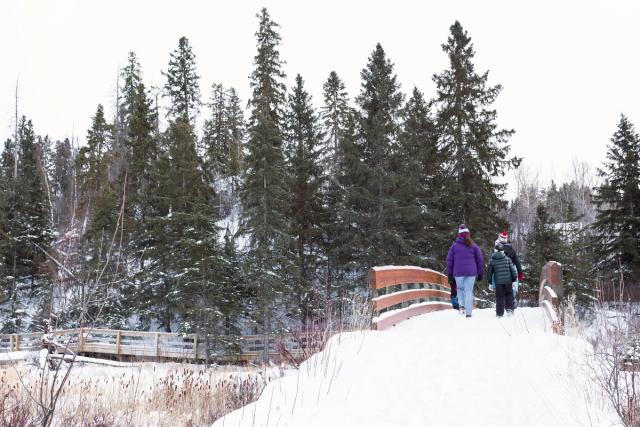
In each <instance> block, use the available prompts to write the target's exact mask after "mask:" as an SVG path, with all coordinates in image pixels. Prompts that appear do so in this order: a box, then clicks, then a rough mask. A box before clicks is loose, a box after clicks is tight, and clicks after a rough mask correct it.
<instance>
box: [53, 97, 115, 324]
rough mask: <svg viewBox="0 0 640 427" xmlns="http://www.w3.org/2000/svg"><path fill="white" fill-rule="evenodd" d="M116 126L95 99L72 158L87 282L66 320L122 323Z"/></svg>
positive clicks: (90, 322) (92, 322)
mask: <svg viewBox="0 0 640 427" xmlns="http://www.w3.org/2000/svg"><path fill="white" fill-rule="evenodd" d="M117 148H118V146H117V142H116V127H115V126H114V125H112V124H109V123H107V121H106V118H105V116H104V109H103V107H102V105H98V108H97V110H96V114H95V116H94V117H93V120H92V125H91V128H90V129H89V130H88V131H87V145H86V146H84V147H82V148H81V149H80V151H79V153H78V157H77V158H76V169H77V172H76V174H77V177H78V189H79V194H78V199H79V211H80V212H81V214H80V215H81V218H82V219H81V221H82V223H83V224H86V228H83V230H84V234H83V235H82V246H81V249H80V250H81V251H82V252H83V253H84V258H83V260H84V266H83V270H84V271H85V272H86V275H85V282H84V283H83V284H82V285H81V287H80V289H79V290H78V293H79V295H77V300H76V302H75V306H76V311H70V312H67V313H65V315H66V316H67V317H69V319H68V320H70V321H71V320H74V319H78V318H81V315H80V311H82V310H84V313H85V316H84V320H85V321H86V322H87V323H89V324H100V325H107V326H109V327H114V328H117V327H122V325H123V324H124V321H125V318H126V315H127V313H126V306H125V305H123V301H122V300H121V298H120V295H118V293H117V290H114V289H113V284H115V283H119V279H120V278H121V276H122V275H124V273H125V271H124V265H123V264H124V263H123V262H122V260H121V254H120V252H121V251H120V238H119V236H120V235H121V232H122V229H121V227H122V223H121V218H120V207H121V204H122V199H121V194H122V191H121V189H120V188H119V183H118V182H117V180H116V178H117V176H118V175H117V172H115V170H114V169H116V168H115V167H114V164H115V159H117V158H119V157H118V152H117Z"/></svg>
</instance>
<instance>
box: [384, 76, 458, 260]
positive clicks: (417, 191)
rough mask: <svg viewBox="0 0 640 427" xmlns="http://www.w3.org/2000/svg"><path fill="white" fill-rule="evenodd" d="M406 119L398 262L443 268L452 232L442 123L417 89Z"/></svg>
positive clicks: (399, 156)
mask: <svg viewBox="0 0 640 427" xmlns="http://www.w3.org/2000/svg"><path fill="white" fill-rule="evenodd" d="M403 119H404V120H403V123H402V130H401V132H400V135H399V138H398V150H397V153H396V154H395V156H394V157H393V161H394V170H395V171H394V172H395V177H396V182H395V187H396V190H395V197H396V198H397V199H398V204H397V209H396V210H395V212H394V213H395V221H396V225H395V228H396V229H397V230H398V232H399V233H402V236H403V241H404V246H403V247H402V248H401V252H400V253H399V258H398V260H397V262H398V263H404V264H411V265H424V266H426V267H430V268H435V267H436V266H438V267H440V266H441V265H442V262H443V260H444V256H445V255H446V253H443V250H445V251H446V250H447V247H448V245H447V243H448V242H449V241H450V236H451V230H448V229H447V228H446V223H445V222H443V221H442V220H441V218H442V216H443V215H442V211H441V209H442V206H443V205H444V203H446V202H445V201H444V197H443V196H444V194H443V190H442V187H443V185H444V183H445V182H444V181H445V180H444V178H443V173H444V170H443V167H442V158H441V156H440V152H439V150H438V146H437V144H438V134H437V132H436V125H435V123H434V120H433V117H432V115H431V112H430V109H429V105H428V104H427V102H426V101H425V100H424V96H423V95H422V93H421V92H420V91H419V90H418V89H417V88H414V90H413V94H412V96H411V98H410V99H409V101H408V102H407V104H406V106H405V107H404V109H403Z"/></svg>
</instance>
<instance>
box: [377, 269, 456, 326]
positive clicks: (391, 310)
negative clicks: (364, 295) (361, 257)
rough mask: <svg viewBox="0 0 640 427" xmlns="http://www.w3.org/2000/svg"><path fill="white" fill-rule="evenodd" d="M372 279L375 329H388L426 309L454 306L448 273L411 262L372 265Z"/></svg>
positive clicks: (424, 311)
mask: <svg viewBox="0 0 640 427" xmlns="http://www.w3.org/2000/svg"><path fill="white" fill-rule="evenodd" d="M369 282H370V284H371V288H372V290H373V292H374V298H373V312H374V318H373V323H372V325H371V326H372V329H377V330H382V329H387V328H389V327H391V326H393V325H395V324H396V323H399V322H401V321H403V320H406V319H409V318H411V317H413V316H417V315H419V314H423V313H429V312H432V311H438V310H446V309H450V308H451V302H450V298H451V288H450V287H449V283H448V280H447V276H445V275H444V274H442V273H438V272H437V271H433V270H429V269H426V268H420V267H412V266H384V267H373V268H372V269H371V270H370V272H369Z"/></svg>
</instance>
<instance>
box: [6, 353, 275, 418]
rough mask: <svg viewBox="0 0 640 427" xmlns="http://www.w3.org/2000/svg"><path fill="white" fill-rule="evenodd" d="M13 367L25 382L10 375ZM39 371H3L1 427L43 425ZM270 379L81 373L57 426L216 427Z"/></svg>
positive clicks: (210, 373) (186, 371)
mask: <svg viewBox="0 0 640 427" xmlns="http://www.w3.org/2000/svg"><path fill="white" fill-rule="evenodd" d="M14 369H15V370H16V371H15V372H18V373H19V375H20V376H21V377H22V378H23V380H22V381H20V379H19V378H17V377H16V375H11V371H12V370H14ZM76 369H77V368H74V370H76ZM117 371H118V368H114V372H117ZM39 372H40V371H39V370H38V369H37V368H33V367H31V368H29V367H28V366H27V365H21V366H18V367H15V368H9V369H7V370H5V371H2V373H0V427H5V426H7V427H22V426H31V425H37V424H39V420H40V413H39V408H38V407H37V405H36V404H35V403H32V402H33V400H32V399H31V398H30V397H29V395H30V394H31V395H32V396H34V393H35V390H38V389H39V381H40V380H39V378H38V377H39ZM271 375H272V376H274V377H275V376H279V375H281V374H279V373H275V374H271ZM270 380H271V378H270V377H269V376H268V375H267V374H265V373H264V372H263V371H257V370H255V371H253V372H244V373H243V372H235V373H229V372H228V371H227V372H226V373H225V372H221V370H220V369H206V368H201V367H194V366H192V365H190V366H184V367H182V368H180V369H175V370H170V371H164V372H160V371H159V370H156V369H155V368H154V369H153V370H152V371H151V372H149V369H147V370H144V371H143V370H142V369H135V368H134V369H133V371H132V370H128V371H126V372H123V373H121V374H120V375H112V376H110V377H104V376H103V377H91V378H83V377H82V376H81V374H76V375H75V376H73V377H72V378H71V379H70V380H69V381H68V383H67V384H65V386H64V389H63V392H62V396H61V398H60V401H59V403H58V405H57V407H56V411H55V414H54V418H53V422H52V425H54V426H65V427H67V426H69V427H74V426H92V427H110V426H148V425H156V426H171V427H173V426H176V425H181V426H205V425H211V424H212V423H213V422H214V421H215V420H217V419H218V418H221V417H222V416H224V415H226V414H228V413H229V412H232V411H234V410H235V409H238V408H241V407H243V406H245V405H247V404H249V403H251V402H253V401H255V400H257V398H258V397H259V396H260V393H261V392H262V390H263V389H264V387H265V385H266V383H267V382H268V381H270Z"/></svg>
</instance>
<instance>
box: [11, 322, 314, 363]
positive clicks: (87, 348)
mask: <svg viewBox="0 0 640 427" xmlns="http://www.w3.org/2000/svg"><path fill="white" fill-rule="evenodd" d="M45 338H46V339H45ZM236 338H237V341H238V349H239V351H234V352H229V351H225V350H220V349H214V348H212V347H211V346H207V345H206V344H207V343H206V341H205V339H204V338H202V337H200V336H198V335H196V334H178V333H168V332H142V331H122V330H115V329H100V328H78V329H62V330H55V331H53V332H51V333H50V334H48V336H45V334H44V333H42V332H36V333H26V334H4V335H0V352H14V351H37V350H40V349H42V348H45V347H47V346H48V347H52V346H53V347H55V349H54V350H56V351H59V352H63V351H65V349H66V350H69V351H72V352H74V353H79V354H87V353H95V354H102V355H105V354H107V355H114V356H130V357H141V358H167V359H181V360H189V359H191V360H205V359H212V360H217V361H244V362H247V361H254V360H259V359H261V358H262V357H263V356H264V336H263V335H244V336H239V337H236ZM53 343H55V344H53ZM280 345H283V346H284V348H286V350H287V351H288V352H289V353H291V354H294V355H295V354H298V353H301V352H302V348H301V347H300V346H301V345H302V346H304V345H305V342H304V339H302V340H301V339H294V338H293V336H292V335H291V334H273V335H272V336H271V337H270V339H269V349H268V351H269V354H270V356H271V358H272V359H277V358H278V357H279V356H280V352H281V351H280V350H281V349H280Z"/></svg>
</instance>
